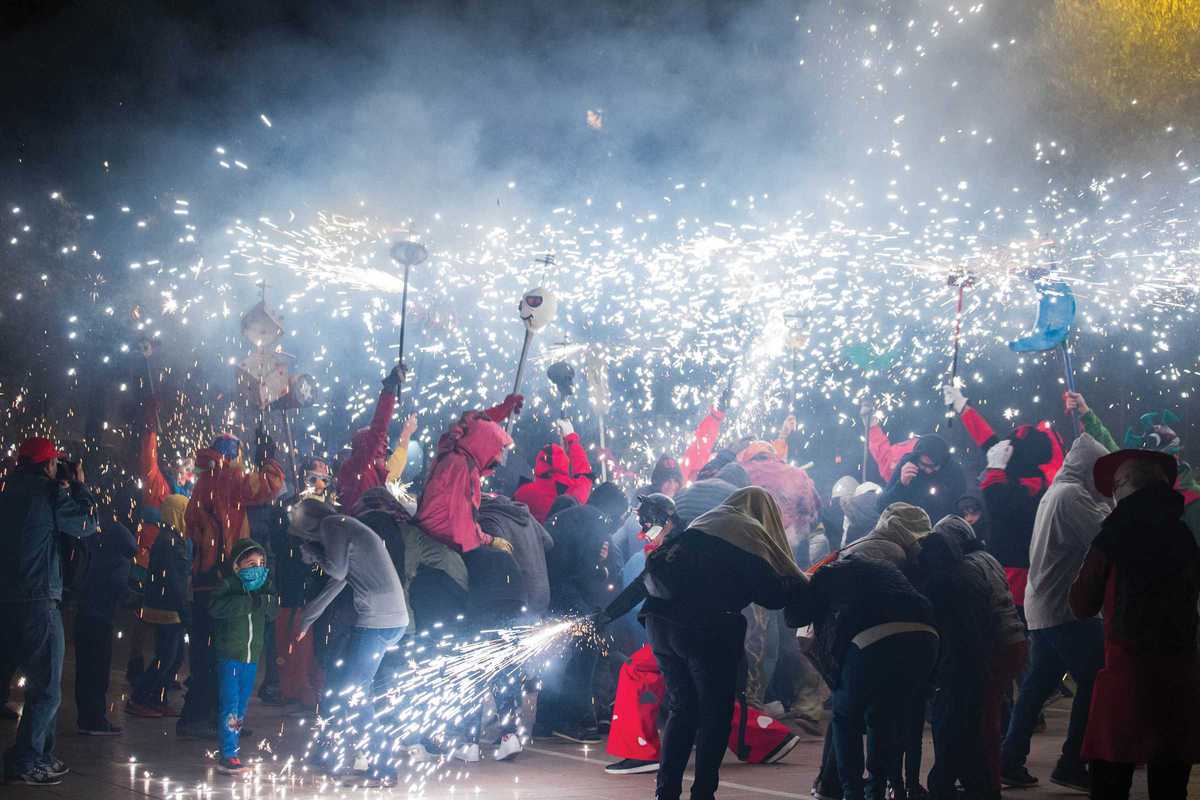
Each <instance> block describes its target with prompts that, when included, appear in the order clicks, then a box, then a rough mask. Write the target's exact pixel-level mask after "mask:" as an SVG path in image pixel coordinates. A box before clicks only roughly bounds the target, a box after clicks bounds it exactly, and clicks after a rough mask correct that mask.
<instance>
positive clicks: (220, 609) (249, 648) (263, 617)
mask: <svg viewBox="0 0 1200 800" xmlns="http://www.w3.org/2000/svg"><path fill="white" fill-rule="evenodd" d="M250 550H258V551H261V552H263V553H264V554H265V552H266V551H264V550H263V548H262V545H260V544H259V543H258V542H256V541H254V540H253V539H242V540H241V541H239V542H237V543H236V544H234V546H233V548H232V551H231V552H230V559H231V560H230V565H231V566H232V565H233V564H236V563H237V560H238V559H239V558H241V557H242V555H243V554H244V553H247V552H249V551H250ZM208 613H209V614H210V615H211V616H212V618H213V620H214V623H213V634H212V643H213V649H215V650H216V652H217V657H218V658H225V659H229V660H230V661H240V662H242V663H243V664H257V663H258V661H259V659H260V658H262V651H263V643H264V642H266V640H267V637H268V636H273V635H274V631H273V629H272V628H270V627H268V624H267V623H269V622H270V621H271V620H273V619H275V616H276V615H277V614H278V613H279V597H278V596H277V595H276V594H275V592H274V591H273V590H272V588H271V581H270V579H269V578H268V579H267V582H266V583H265V584H263V585H262V587H260V588H258V589H256V590H255V591H253V592H251V591H247V589H246V587H245V585H243V584H242V579H241V578H239V577H238V576H237V575H236V574H234V575H230V576H229V577H227V578H226V579H225V580H224V581H223V582H222V583H221V585H220V586H219V587H217V590H216V591H215V592H213V593H212V597H211V598H210V599H209V603H208Z"/></svg>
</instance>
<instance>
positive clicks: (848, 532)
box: [841, 492, 879, 547]
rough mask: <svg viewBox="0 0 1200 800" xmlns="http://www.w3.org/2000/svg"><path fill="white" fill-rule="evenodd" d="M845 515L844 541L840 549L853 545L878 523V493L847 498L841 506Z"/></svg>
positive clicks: (867, 493) (865, 493)
mask: <svg viewBox="0 0 1200 800" xmlns="http://www.w3.org/2000/svg"><path fill="white" fill-rule="evenodd" d="M842 513H843V514H844V515H845V532H844V534H843V535H844V537H845V540H844V541H843V542H842V543H841V546H842V547H846V546H848V545H851V544H854V543H855V542H857V541H858V540H859V539H861V538H863V537H864V536H868V535H869V534H870V533H871V531H873V530H875V524H876V523H877V522H879V492H863V493H862V494H856V495H854V496H853V497H847V498H846V499H845V502H844V503H843V504H842Z"/></svg>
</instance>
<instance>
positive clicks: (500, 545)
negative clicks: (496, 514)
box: [488, 536, 513, 556]
mask: <svg viewBox="0 0 1200 800" xmlns="http://www.w3.org/2000/svg"><path fill="white" fill-rule="evenodd" d="M488 546H489V547H492V548H494V549H496V550H502V551H504V552H505V553H508V554H509V555H510V556H511V555H512V551H513V549H512V543H511V542H509V541H508V539H501V538H500V537H499V536H493V537H492V542H491V544H490V545H488Z"/></svg>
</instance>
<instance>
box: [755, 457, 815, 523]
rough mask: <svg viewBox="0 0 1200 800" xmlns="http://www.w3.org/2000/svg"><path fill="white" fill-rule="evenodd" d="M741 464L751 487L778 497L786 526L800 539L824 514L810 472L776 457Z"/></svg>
mask: <svg viewBox="0 0 1200 800" xmlns="http://www.w3.org/2000/svg"><path fill="white" fill-rule="evenodd" d="M739 459H740V456H739ZM740 463H741V465H742V467H743V468H744V469H745V470H746V475H747V477H748V478H749V479H750V485H752V486H761V487H762V488H764V489H766V490H767V491H768V492H770V493H771V496H772V497H774V498H775V502H776V503H778V504H779V512H780V513H781V514H782V515H783V527H784V528H785V529H787V530H789V531H793V532H794V533H795V534H796V535H799V536H804V535H805V534H807V533H808V532H809V529H810V528H811V527H812V525H813V523H815V522H816V521H817V519H818V518H819V516H820V513H821V496H820V495H819V494H818V493H817V487H816V485H815V484H814V483H813V481H812V478H810V477H808V473H807V472H805V471H804V470H802V469H800V468H799V467H793V466H792V465H791V464H788V463H787V462H786V461H783V460H782V459H780V458H779V457H778V456H776V455H773V454H768V457H767V458H759V459H753V460H750V461H741V462H740Z"/></svg>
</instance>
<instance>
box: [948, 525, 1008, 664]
mask: <svg viewBox="0 0 1200 800" xmlns="http://www.w3.org/2000/svg"><path fill="white" fill-rule="evenodd" d="M933 529H934V531H945V532H947V533H950V534H952V535H953V536H954V537H955V539H956V540H957V541H958V544H959V546H960V547H961V548H962V553H963V560H964V561H965V562H966V563H967V564H968V565H969V566H970V567H972V568H973V569H974V570H975V571H976V572H977V573H978V574H979V576H980V577H981V578H982V579H983V580H984V581H986V582H987V586H988V589H989V591H990V593H991V606H992V615H993V617H994V618H995V620H996V642H997V644H999V645H1001V646H1004V645H1011V644H1018V643H1020V642H1024V641H1025V623H1024V622H1022V621H1021V615H1020V614H1019V613H1018V612H1017V605H1016V603H1014V602H1013V597H1012V590H1011V589H1010V588H1009V587H1008V578H1007V576H1006V575H1005V574H1004V567H1002V566H1000V562H999V561H997V560H996V557H995V556H994V555H992V554H991V553H989V552H988V551H987V549H986V547H987V543H986V542H984V541H982V540H981V539H979V538H978V537H977V536H976V535H975V529H974V528H972V527H971V524H970V523H968V522H967V521H966V520H965V519H963V518H962V517H942V519H940V520H938V523H937V524H936V525H935V526H934V528H933Z"/></svg>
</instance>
